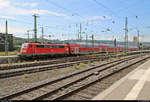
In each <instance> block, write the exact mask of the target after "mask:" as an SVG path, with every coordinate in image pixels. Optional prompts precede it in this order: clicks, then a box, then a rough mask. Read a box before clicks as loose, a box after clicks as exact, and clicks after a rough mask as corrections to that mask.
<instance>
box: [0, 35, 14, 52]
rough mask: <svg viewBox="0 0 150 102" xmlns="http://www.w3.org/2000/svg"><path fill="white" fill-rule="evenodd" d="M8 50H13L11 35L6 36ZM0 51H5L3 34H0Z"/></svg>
mask: <svg viewBox="0 0 150 102" xmlns="http://www.w3.org/2000/svg"><path fill="white" fill-rule="evenodd" d="M8 50H9V51H12V50H13V34H8ZM0 51H5V34H4V33H0Z"/></svg>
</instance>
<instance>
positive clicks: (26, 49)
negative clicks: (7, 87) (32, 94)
mask: <svg viewBox="0 0 150 102" xmlns="http://www.w3.org/2000/svg"><path fill="white" fill-rule="evenodd" d="M124 50H128V51H136V50H137V48H136V47H128V49H126V48H124V47H121V46H116V47H114V46H108V45H99V44H96V45H94V44H71V43H64V44H55V43H24V44H22V47H21V50H20V54H19V56H20V57H21V58H27V57H41V56H47V57H49V56H58V55H63V56H70V55H83V54H93V53H103V52H114V51H117V52H118V51H119V52H121V51H124Z"/></svg>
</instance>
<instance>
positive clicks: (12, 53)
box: [0, 51, 18, 56]
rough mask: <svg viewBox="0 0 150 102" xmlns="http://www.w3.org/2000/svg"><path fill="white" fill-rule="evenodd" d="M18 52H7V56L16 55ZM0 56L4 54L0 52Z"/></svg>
mask: <svg viewBox="0 0 150 102" xmlns="http://www.w3.org/2000/svg"><path fill="white" fill-rule="evenodd" d="M17 54H18V52H16V51H13V52H8V55H17ZM0 56H5V52H0Z"/></svg>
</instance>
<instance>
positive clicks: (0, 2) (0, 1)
mask: <svg viewBox="0 0 150 102" xmlns="http://www.w3.org/2000/svg"><path fill="white" fill-rule="evenodd" d="M9 6H10V2H9V1H8V0H0V8H4V7H9Z"/></svg>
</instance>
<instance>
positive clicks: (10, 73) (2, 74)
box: [0, 55, 136, 79]
mask: <svg viewBox="0 0 150 102" xmlns="http://www.w3.org/2000/svg"><path fill="white" fill-rule="evenodd" d="M133 56H136V55H133ZM113 57H116V55H109V56H103V57H102V56H99V57H98V56H96V57H90V59H88V60H82V59H78V60H81V61H74V59H72V60H70V61H69V62H66V63H65V62H64V61H63V63H60V64H55V63H58V62H59V61H54V62H53V64H52V63H50V62H49V64H50V65H43V66H35V67H25V68H22V67H21V68H16V69H11V70H10V69H9V70H0V79H3V78H9V77H15V76H20V75H23V74H31V73H36V72H42V71H48V70H54V69H60V68H66V67H69V66H73V65H75V64H80V63H88V62H89V61H90V62H93V61H103V60H105V59H109V58H113ZM88 58H89V57H88ZM73 61H74V62H73Z"/></svg>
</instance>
